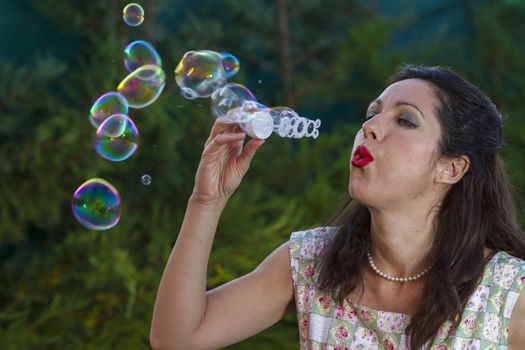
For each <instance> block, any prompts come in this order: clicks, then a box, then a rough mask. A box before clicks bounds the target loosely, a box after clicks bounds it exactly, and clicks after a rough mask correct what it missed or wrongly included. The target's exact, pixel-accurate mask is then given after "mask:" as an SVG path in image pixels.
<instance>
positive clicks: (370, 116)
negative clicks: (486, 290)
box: [365, 111, 379, 120]
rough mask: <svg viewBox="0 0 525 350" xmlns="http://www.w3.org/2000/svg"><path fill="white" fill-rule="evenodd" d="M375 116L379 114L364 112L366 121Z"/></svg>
mask: <svg viewBox="0 0 525 350" xmlns="http://www.w3.org/2000/svg"><path fill="white" fill-rule="evenodd" d="M376 114H379V112H376V111H368V112H366V116H365V119H366V120H368V119H370V118H372V117H373V116H375V115H376Z"/></svg>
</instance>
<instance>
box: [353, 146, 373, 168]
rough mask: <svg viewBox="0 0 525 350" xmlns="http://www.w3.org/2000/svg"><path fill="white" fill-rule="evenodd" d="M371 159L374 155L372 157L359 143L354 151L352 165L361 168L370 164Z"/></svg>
mask: <svg viewBox="0 0 525 350" xmlns="http://www.w3.org/2000/svg"><path fill="white" fill-rule="evenodd" d="M373 160H374V157H372V155H371V154H370V152H369V151H368V149H367V148H366V147H365V146H363V145H359V146H357V148H356V150H355V152H354V157H353V158H352V165H353V166H355V167H357V168H362V167H364V166H365V165H367V164H370V163H371V162H372V161H373Z"/></svg>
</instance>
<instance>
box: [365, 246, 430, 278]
mask: <svg viewBox="0 0 525 350" xmlns="http://www.w3.org/2000/svg"><path fill="white" fill-rule="evenodd" d="M366 256H367V257H368V263H369V264H370V267H371V268H372V270H374V272H375V273H377V274H378V275H379V276H381V277H383V278H384V279H386V280H389V281H392V282H401V283H405V282H413V281H416V280H418V279H420V278H421V277H423V276H425V275H426V274H427V272H428V271H430V269H431V268H432V266H433V265H434V264H432V265H430V266H429V267H427V268H426V269H425V270H424V271H423V272H420V273H418V274H417V275H415V276H409V277H394V276H390V275H387V274H386V273H384V272H383V271H381V270H379V269H378V267H377V266H376V264H374V260H372V255H371V254H370V250H369V251H367V252H366Z"/></svg>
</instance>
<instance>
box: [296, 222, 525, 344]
mask: <svg viewBox="0 0 525 350" xmlns="http://www.w3.org/2000/svg"><path fill="white" fill-rule="evenodd" d="M334 233H335V228H333V227H320V228H316V229H313V230H308V231H300V232H294V233H292V235H291V238H290V245H289V247H290V263H291V273H292V280H293V284H294V296H295V305H296V311H297V320H298V324H299V335H300V349H301V350H318V349H323V350H343V349H363V350H364V349H370V350H371V349H385V350H401V349H404V350H407V349H409V346H408V345H407V344H408V340H409V339H408V337H407V333H406V332H405V328H406V326H407V325H408V323H409V321H410V315H409V314H403V313H395V312H386V311H381V310H375V309H371V308H369V307H366V306H364V305H359V304H357V303H354V302H353V301H352V300H349V299H347V300H345V301H344V302H343V304H342V305H338V304H337V303H335V302H334V300H333V299H332V298H331V297H330V295H329V294H328V293H326V292H323V291H321V290H318V289H316V287H315V283H314V281H315V280H316V277H317V276H316V272H315V271H314V259H315V258H316V257H317V256H318V255H319V254H320V253H321V251H322V250H323V248H324V247H325V245H326V244H327V243H328V242H329V241H330V239H332V238H333V236H334ZM524 285H525V261H523V260H521V259H518V258H515V257H513V256H511V255H509V254H507V253H505V252H498V253H496V254H495V255H494V256H493V257H492V259H491V260H490V261H489V262H488V263H487V265H486V266H485V271H484V274H483V279H482V281H481V282H480V283H479V285H478V287H477V288H476V290H475V292H474V293H473V294H472V296H471V297H470V298H469V300H468V303H467V306H466V307H465V310H464V312H463V315H462V318H461V323H460V326H459V328H458V329H457V330H455V331H453V332H452V333H451V336H450V337H449V338H448V339H446V336H447V334H448V333H449V329H450V327H451V323H450V322H446V323H444V324H443V325H442V326H441V327H440V329H439V330H438V333H437V336H436V339H435V341H434V343H433V344H432V347H431V349H433V350H452V349H454V350H456V349H457V350H459V349H468V350H481V349H497V350H503V349H507V342H508V340H507V335H508V327H509V321H510V315H511V313H512V309H513V308H514V305H515V303H516V299H517V298H518V296H519V294H520V292H521V291H522V289H523V287H524Z"/></svg>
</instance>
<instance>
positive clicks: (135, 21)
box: [122, 2, 144, 27]
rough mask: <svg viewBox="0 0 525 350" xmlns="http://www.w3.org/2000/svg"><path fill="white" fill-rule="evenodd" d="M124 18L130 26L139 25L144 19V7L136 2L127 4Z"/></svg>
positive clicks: (123, 14) (123, 13) (123, 12)
mask: <svg viewBox="0 0 525 350" xmlns="http://www.w3.org/2000/svg"><path fill="white" fill-rule="evenodd" d="M122 18H123V19H124V22H126V24H127V25H128V26H130V27H136V26H139V25H140V24H141V23H142V22H143V21H144V9H143V8H142V6H140V5H139V4H136V3H134V2H133V3H131V4H127V5H126V7H124V10H123V11H122Z"/></svg>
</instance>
